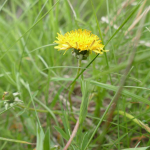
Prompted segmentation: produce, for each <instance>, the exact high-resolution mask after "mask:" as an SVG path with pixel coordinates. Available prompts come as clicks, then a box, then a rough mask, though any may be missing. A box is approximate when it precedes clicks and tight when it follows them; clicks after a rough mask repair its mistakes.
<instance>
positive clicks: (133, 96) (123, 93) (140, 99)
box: [89, 80, 150, 105]
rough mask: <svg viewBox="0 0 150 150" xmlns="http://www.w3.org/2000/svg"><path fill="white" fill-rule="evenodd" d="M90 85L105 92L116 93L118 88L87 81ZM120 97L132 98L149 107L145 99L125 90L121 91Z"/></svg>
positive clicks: (149, 103)
mask: <svg viewBox="0 0 150 150" xmlns="http://www.w3.org/2000/svg"><path fill="white" fill-rule="evenodd" d="M89 82H90V83H91V84H94V85H96V86H99V87H102V88H105V89H107V90H112V91H115V92H116V91H117V89H118V87H117V86H113V85H109V84H105V83H100V82H96V81H92V80H91V81H89ZM121 94H122V95H124V96H128V97H132V98H133V99H134V100H135V101H140V102H143V103H145V104H148V105H150V101H148V100H147V99H145V98H143V97H141V96H138V95H136V94H133V93H131V92H129V91H127V90H122V92H121Z"/></svg>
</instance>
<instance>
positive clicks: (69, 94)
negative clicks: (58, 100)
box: [68, 59, 81, 112]
mask: <svg viewBox="0 0 150 150" xmlns="http://www.w3.org/2000/svg"><path fill="white" fill-rule="evenodd" d="M80 70H81V60H80V59H79V60H78V70H77V75H76V77H77V76H78V75H79V73H80ZM76 77H75V78H76ZM75 84H76V82H74V83H73V84H72V85H71V87H70V90H69V93H68V99H69V103H70V109H71V112H72V111H73V110H72V100H71V94H72V92H73V90H74V87H75Z"/></svg>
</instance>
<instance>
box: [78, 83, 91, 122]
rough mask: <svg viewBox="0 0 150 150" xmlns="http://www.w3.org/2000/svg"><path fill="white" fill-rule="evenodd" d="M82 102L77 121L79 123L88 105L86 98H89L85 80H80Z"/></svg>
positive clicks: (83, 117) (84, 115) (85, 113)
mask: <svg viewBox="0 0 150 150" xmlns="http://www.w3.org/2000/svg"><path fill="white" fill-rule="evenodd" d="M82 95H83V96H82V102H81V106H80V116H79V122H80V124H81V123H82V122H83V121H84V119H85V117H86V115H87V107H88V100H89V92H88V86H87V82H84V81H82Z"/></svg>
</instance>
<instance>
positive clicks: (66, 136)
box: [54, 126, 69, 140]
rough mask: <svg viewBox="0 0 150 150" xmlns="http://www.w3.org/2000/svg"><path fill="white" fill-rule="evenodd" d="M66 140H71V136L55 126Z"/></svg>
mask: <svg viewBox="0 0 150 150" xmlns="http://www.w3.org/2000/svg"><path fill="white" fill-rule="evenodd" d="M54 128H55V129H56V130H57V131H58V132H59V133H60V134H61V136H62V137H63V138H64V139H65V140H69V136H68V135H67V134H66V133H65V132H64V131H63V130H62V129H61V128H59V127H57V126H55V127H54Z"/></svg>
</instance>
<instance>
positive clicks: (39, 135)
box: [36, 125, 45, 150]
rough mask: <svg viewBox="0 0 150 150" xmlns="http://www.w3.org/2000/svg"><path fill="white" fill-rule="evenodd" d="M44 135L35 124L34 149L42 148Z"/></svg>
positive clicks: (41, 149) (40, 149)
mask: <svg viewBox="0 0 150 150" xmlns="http://www.w3.org/2000/svg"><path fill="white" fill-rule="evenodd" d="M44 137H45V135H44V132H43V129H42V128H40V127H39V126H38V125H37V140H36V141H37V142H36V143H37V144H36V150H43V141H44Z"/></svg>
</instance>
